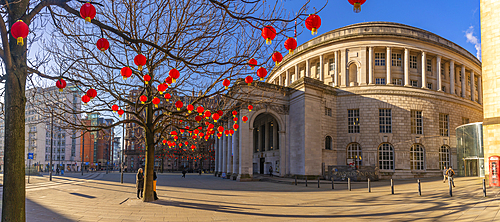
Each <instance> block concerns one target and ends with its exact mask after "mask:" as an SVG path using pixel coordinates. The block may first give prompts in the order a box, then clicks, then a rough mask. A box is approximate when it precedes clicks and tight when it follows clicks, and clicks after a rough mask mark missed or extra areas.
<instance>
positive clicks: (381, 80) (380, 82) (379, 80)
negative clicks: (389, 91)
mask: <svg viewBox="0 0 500 222" xmlns="http://www.w3.org/2000/svg"><path fill="white" fill-rule="evenodd" d="M385 83H386V82H385V78H375V84H376V85H385Z"/></svg>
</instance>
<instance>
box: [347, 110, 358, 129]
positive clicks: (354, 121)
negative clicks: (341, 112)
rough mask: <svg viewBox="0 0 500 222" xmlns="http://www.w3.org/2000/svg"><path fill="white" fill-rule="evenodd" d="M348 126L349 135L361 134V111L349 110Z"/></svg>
mask: <svg viewBox="0 0 500 222" xmlns="http://www.w3.org/2000/svg"><path fill="white" fill-rule="evenodd" d="M347 125H348V127H349V133H359V109H348V110H347Z"/></svg>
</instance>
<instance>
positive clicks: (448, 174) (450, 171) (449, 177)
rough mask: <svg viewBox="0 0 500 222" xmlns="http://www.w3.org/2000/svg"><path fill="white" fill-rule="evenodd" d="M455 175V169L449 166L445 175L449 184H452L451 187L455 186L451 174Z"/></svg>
mask: <svg viewBox="0 0 500 222" xmlns="http://www.w3.org/2000/svg"><path fill="white" fill-rule="evenodd" d="M454 175H455V171H453V169H452V168H451V166H450V168H449V169H448V170H447V171H446V176H448V182H449V183H451V185H453V187H455V182H454V181H453V176H454Z"/></svg>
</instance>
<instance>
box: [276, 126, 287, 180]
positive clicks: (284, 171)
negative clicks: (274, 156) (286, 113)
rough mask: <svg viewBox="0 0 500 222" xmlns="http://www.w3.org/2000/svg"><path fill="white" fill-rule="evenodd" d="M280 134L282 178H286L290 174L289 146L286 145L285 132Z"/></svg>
mask: <svg viewBox="0 0 500 222" xmlns="http://www.w3.org/2000/svg"><path fill="white" fill-rule="evenodd" d="M281 127H284V126H281ZM278 134H279V138H278V139H279V140H280V145H279V146H280V147H279V148H280V166H279V167H280V176H285V175H286V174H287V172H288V170H289V169H288V168H287V162H288V157H287V155H288V152H287V150H288V148H287V145H286V137H285V136H286V133H285V131H279V132H278Z"/></svg>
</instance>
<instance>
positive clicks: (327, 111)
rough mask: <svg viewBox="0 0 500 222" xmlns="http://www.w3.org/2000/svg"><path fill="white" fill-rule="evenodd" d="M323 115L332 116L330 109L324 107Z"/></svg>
mask: <svg viewBox="0 0 500 222" xmlns="http://www.w3.org/2000/svg"><path fill="white" fill-rule="evenodd" d="M325 115H327V116H332V109H330V108H327V107H325Z"/></svg>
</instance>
